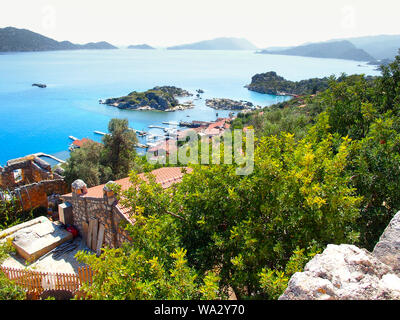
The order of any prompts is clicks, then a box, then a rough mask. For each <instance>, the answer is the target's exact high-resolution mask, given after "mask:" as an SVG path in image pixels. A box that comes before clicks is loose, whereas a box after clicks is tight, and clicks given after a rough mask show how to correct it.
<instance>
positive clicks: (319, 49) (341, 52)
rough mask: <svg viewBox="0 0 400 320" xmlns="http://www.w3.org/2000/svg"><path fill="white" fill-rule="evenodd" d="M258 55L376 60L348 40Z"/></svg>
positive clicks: (267, 51)
mask: <svg viewBox="0 0 400 320" xmlns="http://www.w3.org/2000/svg"><path fill="white" fill-rule="evenodd" d="M258 53H261V54H279V55H289V56H302V57H312V58H330V59H345V60H355V61H373V60H375V58H374V57H372V56H371V55H370V54H368V53H367V52H366V51H364V50H363V49H359V48H357V47H356V46H355V45H354V44H352V43H351V42H350V41H347V40H341V41H328V42H318V43H310V44H306V45H301V46H297V47H291V48H284V49H282V50H279V49H278V48H275V49H273V50H268V49H265V50H261V51H260V52H258Z"/></svg>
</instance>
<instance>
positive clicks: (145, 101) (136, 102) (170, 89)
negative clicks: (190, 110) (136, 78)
mask: <svg viewBox="0 0 400 320" xmlns="http://www.w3.org/2000/svg"><path fill="white" fill-rule="evenodd" d="M189 95H191V94H190V93H189V92H188V91H186V90H184V89H181V88H177V87H174V86H162V87H159V86H158V87H154V88H153V89H150V90H147V91H145V92H137V91H133V92H131V93H129V94H128V95H127V96H123V97H119V98H109V99H106V100H105V101H104V103H105V104H107V105H111V106H117V107H118V108H121V109H139V108H145V107H150V108H152V109H154V110H161V111H165V110H168V109H171V108H173V107H176V106H177V105H178V104H179V101H178V100H177V99H176V97H179V96H189Z"/></svg>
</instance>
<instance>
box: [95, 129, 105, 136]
mask: <svg viewBox="0 0 400 320" xmlns="http://www.w3.org/2000/svg"><path fill="white" fill-rule="evenodd" d="M94 133H95V134H99V135H101V136H106V135H108V133H105V132H101V131H97V130H96V131H94Z"/></svg>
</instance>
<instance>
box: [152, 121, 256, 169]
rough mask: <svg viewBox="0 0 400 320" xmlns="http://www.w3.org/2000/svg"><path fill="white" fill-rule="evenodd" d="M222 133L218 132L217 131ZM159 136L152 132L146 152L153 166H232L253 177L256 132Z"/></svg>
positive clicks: (192, 132) (250, 130)
mask: <svg viewBox="0 0 400 320" xmlns="http://www.w3.org/2000/svg"><path fill="white" fill-rule="evenodd" d="M216 131H218V130H216ZM156 137H159V135H157V134H156V133H155V132H154V131H150V132H149V133H148V135H147V138H146V141H147V145H148V146H149V148H148V149H147V152H146V158H147V161H149V162H150V163H153V164H155V163H161V164H165V163H167V162H168V163H170V164H179V165H188V164H204V165H207V164H221V163H223V164H228V165H236V167H237V168H236V174H237V175H249V174H251V173H252V172H253V169H254V130H253V129H247V130H246V131H243V130H241V129H234V130H229V129H226V130H224V131H223V132H221V133H215V132H213V133H210V134H208V133H207V132H205V133H198V132H196V130H193V129H188V130H185V131H180V132H178V131H176V130H175V131H174V129H172V128H171V131H170V132H169V134H168V136H167V137H163V138H161V139H160V140H157V141H154V140H153V139H154V138H156Z"/></svg>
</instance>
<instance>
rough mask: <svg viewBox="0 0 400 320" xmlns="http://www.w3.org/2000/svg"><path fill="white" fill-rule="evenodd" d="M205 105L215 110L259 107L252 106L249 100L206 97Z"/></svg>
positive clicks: (257, 107)
mask: <svg viewBox="0 0 400 320" xmlns="http://www.w3.org/2000/svg"><path fill="white" fill-rule="evenodd" d="M206 106H207V107H210V108H213V109H217V110H249V109H259V108H261V107H260V106H254V105H253V104H252V103H251V102H249V101H243V100H240V101H235V100H232V99H225V98H214V99H207V100H206Z"/></svg>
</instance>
